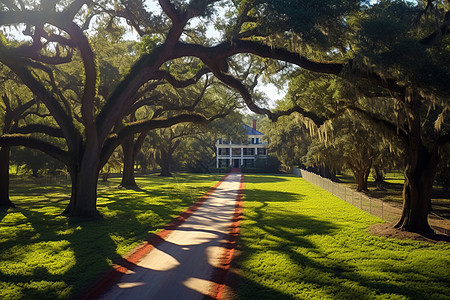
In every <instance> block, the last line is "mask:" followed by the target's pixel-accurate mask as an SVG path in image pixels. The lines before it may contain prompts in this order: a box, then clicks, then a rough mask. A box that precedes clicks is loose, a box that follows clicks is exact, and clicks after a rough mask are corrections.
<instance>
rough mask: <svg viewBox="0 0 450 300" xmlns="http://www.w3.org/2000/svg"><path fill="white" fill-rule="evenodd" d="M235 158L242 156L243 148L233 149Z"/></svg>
mask: <svg viewBox="0 0 450 300" xmlns="http://www.w3.org/2000/svg"><path fill="white" fill-rule="evenodd" d="M232 153H233V156H241V148H233V150H232Z"/></svg>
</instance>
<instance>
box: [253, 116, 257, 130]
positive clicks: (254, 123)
mask: <svg viewBox="0 0 450 300" xmlns="http://www.w3.org/2000/svg"><path fill="white" fill-rule="evenodd" d="M253 129H255V130H256V120H255V119H253Z"/></svg>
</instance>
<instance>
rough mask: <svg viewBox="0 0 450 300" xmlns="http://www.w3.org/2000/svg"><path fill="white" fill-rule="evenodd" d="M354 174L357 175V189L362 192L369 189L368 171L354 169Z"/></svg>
mask: <svg viewBox="0 0 450 300" xmlns="http://www.w3.org/2000/svg"><path fill="white" fill-rule="evenodd" d="M353 175H354V177H355V182H356V191H357V192H362V191H367V190H368V188H367V179H368V177H369V176H368V172H366V171H364V170H354V171H353Z"/></svg>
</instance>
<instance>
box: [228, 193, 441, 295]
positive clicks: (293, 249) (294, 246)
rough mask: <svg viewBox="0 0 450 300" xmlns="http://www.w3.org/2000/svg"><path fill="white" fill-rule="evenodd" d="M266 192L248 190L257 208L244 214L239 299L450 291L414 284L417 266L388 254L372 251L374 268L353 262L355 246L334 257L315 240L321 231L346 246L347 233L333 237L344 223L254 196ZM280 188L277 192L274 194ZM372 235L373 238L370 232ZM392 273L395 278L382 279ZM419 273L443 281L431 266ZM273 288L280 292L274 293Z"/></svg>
mask: <svg viewBox="0 0 450 300" xmlns="http://www.w3.org/2000/svg"><path fill="white" fill-rule="evenodd" d="M262 192H263V191H262V190H257V192H256V193H253V191H248V192H247V196H248V195H251V200H253V201H252V204H248V205H255V204H256V205H257V207H256V208H255V207H252V210H253V211H252V212H250V213H247V214H246V215H245V216H244V219H247V220H249V221H251V224H252V225H251V226H250V227H249V228H251V230H252V231H251V234H247V236H245V235H244V236H243V237H242V238H241V242H240V248H242V249H241V250H242V254H241V255H240V256H239V257H238V259H237V261H236V263H235V265H236V266H237V267H238V268H239V267H240V266H241V268H243V269H244V271H243V272H244V273H242V274H241V273H239V272H238V273H237V274H234V275H232V276H237V277H238V279H237V280H236V281H237V282H238V283H239V284H238V288H237V298H238V299H293V297H296V298H305V297H306V298H309V297H312V296H313V295H314V296H315V297H317V298H321V297H325V298H327V297H330V298H334V299H368V298H374V297H376V295H380V294H381V295H383V294H384V295H391V296H392V295H393V294H395V295H400V296H401V297H407V298H409V299H433V298H436V299H437V298H439V297H442V296H443V295H448V293H449V291H448V290H447V291H445V292H444V291H439V290H437V289H436V288H434V287H423V286H422V287H417V286H416V285H415V284H414V280H416V279H411V278H412V277H413V276H414V275H416V277H417V274H414V272H416V271H414V270H415V269H414V270H413V269H410V266H408V265H405V266H403V265H401V264H400V266H398V265H397V267H395V265H394V264H389V263H384V259H387V258H380V257H376V256H373V257H372V256H371V253H367V258H365V261H367V260H371V263H372V264H376V265H377V266H376V268H375V269H373V270H372V269H370V271H369V269H367V270H365V269H364V268H362V269H360V268H359V266H358V265H355V264H352V263H349V262H351V261H352V260H351V255H352V252H351V251H352V250H351V249H350V248H349V251H348V255H349V257H345V255H343V256H339V255H338V256H337V257H335V256H334V255H333V253H330V252H328V251H327V249H326V248H324V246H323V245H322V246H320V247H319V246H318V245H316V244H315V241H316V240H317V237H318V236H319V237H320V238H321V239H326V240H327V242H328V243H332V244H330V247H333V248H337V247H345V243H343V242H342V241H341V240H340V239H341V238H342V237H340V238H339V239H336V238H334V236H335V235H336V234H338V232H339V231H340V228H341V226H340V225H339V224H337V223H334V222H333V221H327V220H321V219H316V218H314V217H310V216H306V215H304V214H302V213H300V212H296V211H292V209H289V208H283V207H282V206H281V205H279V203H277V202H274V201H265V200H264V197H253V196H255V195H258V194H259V193H262ZM269 192H270V193H273V194H272V195H270V197H268V198H270V199H274V198H275V199H285V201H286V203H289V201H291V200H292V198H295V199H297V198H298V196H294V195H289V193H287V194H286V193H284V192H273V191H265V192H264V194H266V195H269V194H268V193H269ZM277 193H278V194H279V195H278V196H277V195H275V194H277ZM246 199H250V197H246ZM280 201H281V200H280ZM244 207H245V202H244ZM244 226H245V225H244ZM312 237H314V238H312ZM348 238H351V237H348ZM368 239H372V237H370V236H368ZM368 242H371V241H368ZM336 243H337V245H338V246H337V247H336ZM340 245H341V246H340ZM354 247H356V246H354ZM359 255H361V254H359ZM347 259H348V260H347ZM249 266H253V267H249ZM371 272H373V273H371ZM381 273H382V274H381ZM390 273H393V275H394V276H395V279H394V278H393V279H392V280H385V279H382V278H387V277H388V276H389V274H390ZM419 273H421V272H420V271H419ZM380 274H381V275H380ZM419 277H423V278H425V279H424V280H429V281H430V283H432V282H433V283H434V282H435V281H439V282H441V286H442V282H443V280H445V279H443V278H440V277H439V276H435V275H433V274H427V272H426V271H424V272H423V273H421V274H419ZM405 283H406V284H405ZM283 286H287V287H293V286H294V287H295V288H294V289H292V288H291V290H290V292H286V294H283V293H282V292H279V291H280V290H283ZM273 287H276V289H277V290H278V291H275V292H273V293H272V290H273V289H274V288H273ZM271 293H272V294H271ZM280 293H281V294H280ZM292 293H294V295H295V296H293V294H292ZM311 293H313V294H311ZM431 293H432V294H433V295H430V294H431ZM307 295H310V296H307Z"/></svg>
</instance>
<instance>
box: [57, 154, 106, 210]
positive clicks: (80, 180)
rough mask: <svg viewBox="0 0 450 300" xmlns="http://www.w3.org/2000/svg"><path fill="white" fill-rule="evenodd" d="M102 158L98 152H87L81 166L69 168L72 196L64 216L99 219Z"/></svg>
mask: <svg viewBox="0 0 450 300" xmlns="http://www.w3.org/2000/svg"><path fill="white" fill-rule="evenodd" d="M99 162H100V157H99V154H98V152H97V151H89V150H86V151H85V153H84V155H83V158H82V160H81V164H80V165H73V166H69V173H70V178H71V181H72V194H71V197H70V202H69V205H68V206H67V208H66V210H65V211H64V213H63V214H66V215H70V216H72V217H82V218H97V217H99V212H98V210H97V207H96V206H97V183H98V177H99Z"/></svg>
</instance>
